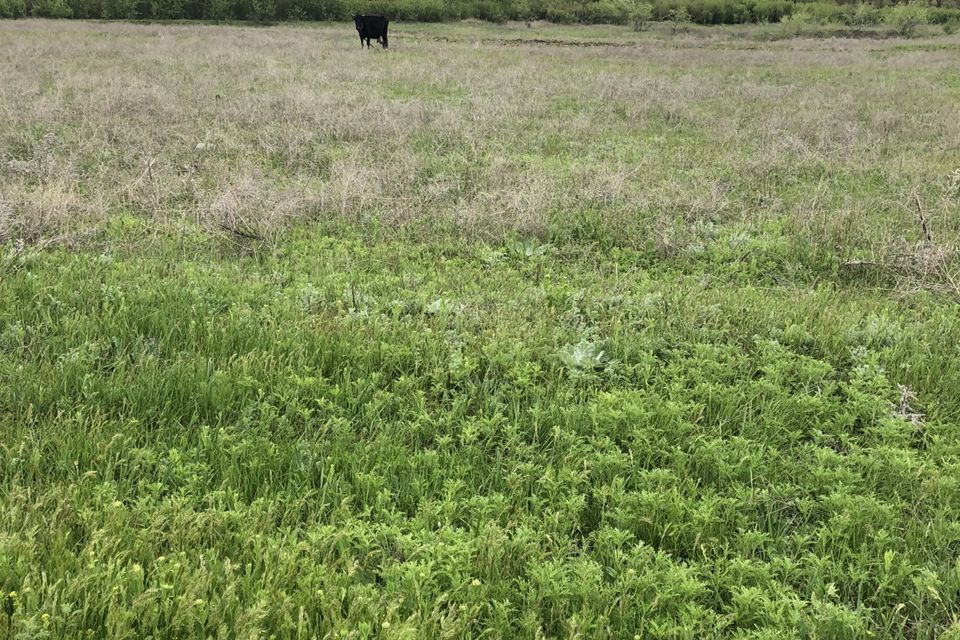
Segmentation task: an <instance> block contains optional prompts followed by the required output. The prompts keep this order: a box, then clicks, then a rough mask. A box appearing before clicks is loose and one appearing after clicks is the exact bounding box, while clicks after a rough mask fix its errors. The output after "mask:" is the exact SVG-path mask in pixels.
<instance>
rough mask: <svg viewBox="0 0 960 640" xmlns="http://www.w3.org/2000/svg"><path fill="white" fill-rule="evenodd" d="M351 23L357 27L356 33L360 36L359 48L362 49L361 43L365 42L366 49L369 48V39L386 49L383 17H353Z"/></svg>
mask: <svg viewBox="0 0 960 640" xmlns="http://www.w3.org/2000/svg"><path fill="white" fill-rule="evenodd" d="M353 22H354V24H356V25H357V32H358V33H359V34H360V48H361V49H362V48H363V41H364V40H366V41H367V48H368V49H369V48H370V38H374V39H375V40H376V41H377V42H379V43H380V44H382V45H383V48H384V49H386V48H387V19H386V18H384V17H383V16H353Z"/></svg>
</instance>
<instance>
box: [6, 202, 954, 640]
mask: <svg viewBox="0 0 960 640" xmlns="http://www.w3.org/2000/svg"><path fill="white" fill-rule="evenodd" d="M129 222H130V223H129V224H127V223H126V222H125V221H123V220H120V221H118V223H117V225H115V226H114V228H113V231H112V233H113V234H114V237H113V238H111V240H110V241H109V242H107V243H105V245H104V246H106V247H110V249H105V250H103V251H98V250H91V249H88V250H84V251H81V252H78V253H72V252H68V251H65V250H57V251H48V252H37V251H33V250H29V249H26V250H24V249H22V248H15V247H9V246H8V247H5V248H3V250H2V253H0V635H4V634H6V635H5V636H4V637H17V638H47V637H49V638H88V637H100V638H106V637H109V638H144V637H167V638H173V637H176V638H207V637H231V638H234V637H284V638H310V637H331V638H368V637H383V638H411V637H422V638H437V637H481V636H482V637H498V638H519V637H561V636H562V637H580V638H611V637H617V638H631V637H644V638H646V637H649V638H665V637H670V638H702V637H737V638H761V637H763V638H772V637H798V638H800V637H817V638H867V637H903V638H934V637H948V633H949V630H950V629H953V630H954V631H956V629H955V628H953V627H951V625H952V624H954V621H955V620H956V619H957V616H958V614H960V611H958V608H960V605H958V603H960V559H958V553H960V525H958V522H960V480H958V478H960V475H958V472H960V467H958V459H960V458H958V454H960V433H958V431H957V429H956V423H957V419H958V417H960V357H958V356H960V354H958V347H957V345H958V344H960V319H958V318H960V315H958V313H957V311H958V309H957V305H956V304H955V303H954V302H951V301H947V300H940V299H937V298H934V297H932V296H928V295H924V294H916V295H912V296H909V297H907V298H903V299H899V300H897V299H893V298H891V297H889V296H887V295H885V294H882V293H875V292H872V291H871V290H870V289H863V288H858V287H854V286H847V285H845V283H844V282H842V281H841V280H838V279H832V280H827V281H825V282H824V283H823V284H821V285H819V286H817V287H814V288H809V287H799V286H792V285H791V284H790V283H789V282H787V283H784V284H782V285H780V286H776V287H772V286H763V285H761V284H759V283H760V282H761V280H759V279H758V277H757V273H756V271H755V270H754V269H753V268H752V267H750V266H749V264H748V263H747V262H746V261H734V262H733V263H731V261H730V260H729V255H728V254H727V253H723V252H720V253H717V254H716V255H713V254H710V253H704V254H703V255H702V256H701V257H700V258H699V259H698V260H697V261H694V262H690V263H687V264H686V265H682V264H681V263H679V262H678V263H671V262H669V261H667V262H664V261H662V260H660V259H658V258H657V257H656V256H653V255H651V254H647V253H645V252H643V251H639V250H627V249H617V248H609V249H605V250H603V249H599V248H596V247H594V248H591V247H589V246H587V245H583V244H578V243H575V242H569V243H565V242H559V241H558V242H556V243H555V244H554V246H550V245H544V244H541V243H540V242H537V241H533V240H526V241H521V240H513V241H507V242H505V243H504V244H503V245H490V244H485V243H480V242H472V241H471V242H465V241H458V240H444V239H442V238H441V239H437V238H434V239H433V240H432V241H431V242H426V243H425V242H421V241H418V240H414V239H405V238H403V237H402V236H397V237H393V238H389V239H387V238H382V237H378V236H376V235H375V234H368V233H365V232H363V231H360V230H357V229H353V230H339V231H335V232H329V231H328V232H327V233H324V232H322V231H319V230H314V231H310V232H303V233H301V234H298V235H296V236H294V237H293V238H291V239H290V240H289V241H287V242H284V243H282V244H281V245H280V246H278V247H276V248H274V249H273V250H271V251H267V252H265V253H254V254H249V255H243V254H234V253H230V252H227V253H224V252H223V251H222V250H218V249H217V247H216V246H215V245H210V246H209V247H207V246H206V245H204V244H201V245H200V247H201V249H203V250H202V251H194V250H190V249H187V250H185V249H184V240H183V239H182V238H177V237H171V238H169V239H163V237H162V236H158V237H160V240H159V243H160V244H159V245H157V244H151V245H148V246H146V247H145V248H142V249H137V248H136V247H133V246H132V244H131V243H132V242H133V241H132V240H131V238H132V237H133V235H134V231H133V230H134V229H137V228H139V225H138V224H135V221H132V220H131V221H129ZM151 242H156V241H155V240H153V241H151ZM197 242H200V243H204V242H210V241H208V240H203V239H202V238H199V239H198V240H197ZM128 245H130V246H128ZM125 246H128V248H126V249H125V248H124V247H125ZM187 246H189V243H187ZM218 251H219V252H218ZM757 269H760V270H762V269H763V267H762V265H760V266H758V267H757ZM709 274H713V275H709Z"/></svg>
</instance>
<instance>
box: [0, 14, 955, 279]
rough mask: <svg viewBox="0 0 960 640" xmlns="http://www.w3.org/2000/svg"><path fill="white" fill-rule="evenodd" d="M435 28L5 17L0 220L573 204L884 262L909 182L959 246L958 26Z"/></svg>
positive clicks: (698, 239)
mask: <svg viewBox="0 0 960 640" xmlns="http://www.w3.org/2000/svg"><path fill="white" fill-rule="evenodd" d="M443 29H444V27H431V28H429V29H426V30H424V29H421V28H419V27H416V26H408V25H402V24H401V25H396V30H395V31H396V35H395V36H394V37H393V38H391V40H392V41H395V45H394V47H392V48H391V50H390V51H389V52H386V53H384V52H376V51H375V52H369V53H368V52H361V51H360V49H359V48H358V47H357V46H356V42H355V38H354V37H353V33H352V31H351V29H350V28H349V27H348V26H334V27H331V26H326V27H321V28H313V27H295V26H282V27H272V28H245V27H226V26H144V25H128V24H92V23H89V24H88V23H78V22H44V21H19V22H4V23H0V59H2V60H4V61H8V63H6V64H3V65H0V239H2V240H19V241H25V242H33V243H45V242H46V243H49V242H63V241H70V242H76V241H77V240H78V239H82V238H83V237H86V236H89V235H91V234H94V233H96V230H97V229H98V228H99V227H100V225H101V223H103V222H104V221H105V220H107V219H109V218H110V217H111V216H114V215H118V214H125V215H135V216H140V217H142V218H144V219H145V220H147V221H150V222H151V223H152V222H155V221H170V220H175V221H178V222H179V223H182V222H183V221H192V222H196V223H197V224H199V225H201V226H203V227H205V228H208V229H211V230H217V231H218V232H219V233H228V234H240V235H241V236H243V235H244V234H246V235H250V236H255V237H263V236H269V235H271V234H274V233H276V232H277V230H279V229H283V228H285V227H286V226H287V225H289V224H290V223H291V222H293V221H300V220H305V219H331V218H342V219H345V220H351V221H353V220H362V221H372V220H376V221H378V222H380V223H382V224H388V225H396V224H409V223H412V222H424V221H426V222H428V223H430V225H435V224H436V223H438V222H439V223H443V225H444V228H448V227H447V225H449V228H455V229H457V230H460V231H462V232H471V233H482V234H500V233H503V232H505V231H509V230H519V231H521V232H524V233H546V232H547V231H548V230H549V228H550V226H551V225H552V224H554V225H555V224H558V220H559V221H560V222H559V223H565V222H570V221H574V220H576V219H577V216H579V215H580V214H581V212H584V211H592V212H600V214H601V215H602V217H603V218H604V220H605V221H606V223H607V224H609V225H611V226H612V227H613V228H617V229H621V230H622V232H621V234H620V238H619V239H620V240H621V241H624V242H634V243H641V242H645V241H648V240H649V239H650V238H654V239H657V238H659V239H661V240H663V239H664V238H666V239H667V240H664V241H663V242H662V243H661V245H662V246H663V247H665V248H670V247H672V248H674V249H676V248H678V247H679V248H681V249H686V248H689V247H690V246H694V247H695V246H697V244H698V243H700V244H702V243H704V242H708V241H709V240H710V237H711V235H710V234H711V233H714V234H715V231H710V229H714V230H715V229H716V228H717V226H718V225H720V226H722V227H723V228H727V229H731V228H732V229H735V230H736V232H737V233H745V234H748V235H752V236H757V237H760V236H762V235H763V234H764V233H775V234H779V235H782V236H785V237H787V238H788V239H790V241H791V242H801V241H802V242H806V243H808V244H810V245H811V246H814V247H816V248H818V249H817V250H825V251H834V252H836V254H837V255H838V257H839V259H841V260H845V261H847V262H851V261H855V260H861V261H870V262H875V263H878V264H887V263H889V262H891V261H894V260H898V259H899V258H897V256H902V255H903V254H904V253H905V252H908V253H911V255H913V256H914V258H915V259H918V260H919V259H920V258H917V255H919V254H917V253H916V251H915V249H916V246H917V245H916V243H917V242H918V241H919V240H920V239H921V238H920V233H921V230H920V227H919V225H918V224H917V216H916V211H915V210H914V198H916V197H919V198H920V199H921V201H922V202H923V203H924V204H923V206H924V208H925V212H926V217H927V222H928V224H929V228H930V230H931V232H932V235H933V243H934V244H935V245H936V247H937V248H936V251H935V252H936V253H937V255H938V256H947V255H951V254H952V252H953V248H954V247H955V245H956V239H957V233H958V229H960V226H958V221H960V215H958V214H960V193H958V191H960V190H958V188H957V187H956V184H955V183H956V182H957V180H958V179H957V178H956V176H957V173H956V172H957V171H960V154H958V153H957V151H956V150H957V148H960V108H958V105H960V80H958V78H957V75H956V68H957V63H958V61H960V43H958V40H957V39H956V38H952V39H949V38H940V39H939V40H938V41H937V43H936V44H937V46H936V47H933V46H927V45H929V44H930V43H929V42H927V41H920V42H917V41H911V46H910V47H909V48H905V47H903V46H902V45H903V44H904V42H903V41H898V40H885V41H870V40H856V41H854V40H849V41H846V40H832V41H823V40H812V39H806V40H805V39H795V40H789V41H780V42H776V43H770V44H759V43H757V42H751V41H746V40H742V39H740V40H738V39H737V38H735V37H732V36H724V35H723V32H716V35H712V36H710V37H703V34H700V35H698V36H680V37H677V38H676V39H667V40H664V39H662V38H661V37H659V36H658V37H654V36H652V35H648V34H641V35H635V34H631V33H630V32H628V31H625V30H616V29H610V30H608V33H609V34H610V42H611V46H595V47H566V46H559V45H552V46H551V45H542V44H537V45H534V44H530V45H524V44H516V43H513V44H510V45H509V46H503V45H499V44H497V43H495V42H492V41H491V40H490V39H489V38H482V37H480V35H479V34H480V33H481V32H482V33H483V34H487V32H488V31H489V30H490V29H491V27H489V26H486V25H475V26H470V25H460V26H456V27H450V28H449V29H448V30H447V31H443ZM474 30H475V31H476V33H477V35H476V37H474ZM537 32H538V33H540V32H545V33H549V32H550V28H549V27H544V26H542V25H538V27H537ZM444 33H446V34H447V35H446V36H443V37H442V38H441V37H439V36H442V35H443V34H444ZM565 34H567V32H566V31H564V30H562V29H557V32H556V34H554V37H555V38H563V37H566V36H565ZM613 44H617V45H623V44H627V45H629V46H612V45H613ZM918 45H919V46H918ZM224 229H229V230H230V231H229V232H224V231H223V230H224ZM930 246H931V243H929V242H927V243H926V244H925V246H924V247H923V252H924V255H927V254H928V253H930V252H931V248H930ZM938 260H940V258H938ZM928 262H929V261H928ZM941 263H942V264H946V265H949V263H950V260H949V259H944V260H941ZM898 264H902V262H901V263H898ZM924 264H927V262H924ZM944 268H948V267H938V269H944Z"/></svg>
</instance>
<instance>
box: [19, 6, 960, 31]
mask: <svg viewBox="0 0 960 640" xmlns="http://www.w3.org/2000/svg"><path fill="white" fill-rule="evenodd" d="M890 4H891V3H890V2H888V1H887V0H872V1H871V2H870V3H864V2H858V3H847V2H842V1H841V2H836V1H823V0H814V1H811V2H797V1H795V0H0V18H20V17H27V16H34V17H45V18H79V19H106V20H221V21H226V20H249V21H261V22H273V21H293V20H348V19H349V18H350V15H351V14H353V13H379V14H383V15H386V16H388V17H389V18H391V19H393V20H403V21H420V22H440V21H447V20H460V19H464V18H478V19H481V20H489V21H493V22H502V21H506V20H549V21H551V22H559V23H589V24H633V25H635V26H636V27H637V28H643V27H644V26H645V24H646V23H647V22H649V21H672V22H676V23H679V22H694V23H697V24H739V23H768V22H780V21H784V20H793V21H798V22H810V23H844V24H849V25H868V24H879V23H883V22H891V20H897V19H906V20H907V21H908V22H909V21H912V22H917V23H931V24H943V25H951V24H953V25H956V24H960V0H930V1H929V2H928V3H926V2H925V3H923V4H916V3H914V4H910V5H907V6H908V7H909V8H908V9H907V10H904V9H903V8H901V7H899V6H888V5H890ZM897 12H899V14H903V15H899V14H898V17H894V18H891V16H893V15H894V14H896V13H897ZM907 13H909V14H910V15H909V16H907V15H906V14H907Z"/></svg>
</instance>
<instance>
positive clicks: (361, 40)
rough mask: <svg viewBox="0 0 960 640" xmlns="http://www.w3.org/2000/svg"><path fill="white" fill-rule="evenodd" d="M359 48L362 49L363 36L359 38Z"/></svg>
mask: <svg viewBox="0 0 960 640" xmlns="http://www.w3.org/2000/svg"><path fill="white" fill-rule="evenodd" d="M360 48H361V49H363V36H360Z"/></svg>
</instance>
